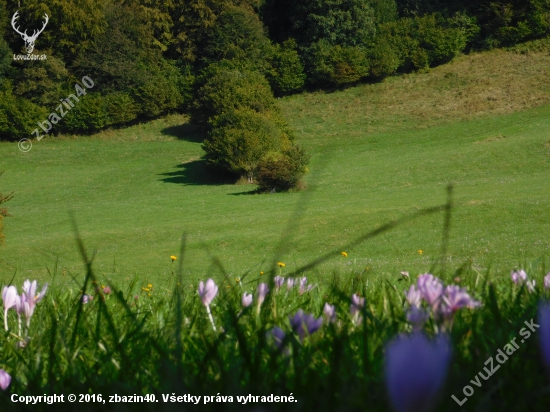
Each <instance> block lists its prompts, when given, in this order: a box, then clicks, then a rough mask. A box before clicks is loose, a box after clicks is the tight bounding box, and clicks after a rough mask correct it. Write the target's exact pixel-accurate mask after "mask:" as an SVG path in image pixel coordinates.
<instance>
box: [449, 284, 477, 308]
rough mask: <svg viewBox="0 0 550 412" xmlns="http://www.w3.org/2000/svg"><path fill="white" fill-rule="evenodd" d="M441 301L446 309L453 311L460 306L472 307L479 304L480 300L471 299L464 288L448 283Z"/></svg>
mask: <svg viewBox="0 0 550 412" xmlns="http://www.w3.org/2000/svg"><path fill="white" fill-rule="evenodd" d="M443 303H444V304H445V305H444V306H446V309H448V310H449V311H450V312H451V313H454V312H456V311H457V310H459V309H462V308H470V309H473V308H476V307H478V306H479V305H481V303H480V302H478V301H477V300H474V299H472V297H471V296H470V294H469V293H468V292H467V291H466V289H465V288H461V287H459V286H457V285H449V286H447V287H446V288H445V294H444V295H443ZM442 306H443V305H442Z"/></svg>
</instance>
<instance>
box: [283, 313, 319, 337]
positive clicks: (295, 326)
mask: <svg viewBox="0 0 550 412" xmlns="http://www.w3.org/2000/svg"><path fill="white" fill-rule="evenodd" d="M290 325H291V326H292V330H293V331H294V332H296V333H297V334H298V336H299V337H300V342H302V341H303V340H304V338H305V337H306V336H307V335H311V334H313V333H314V332H316V331H318V330H319V328H321V326H322V325H323V317H320V318H318V319H315V317H314V316H313V315H311V314H307V313H304V311H303V310H302V309H299V310H298V312H296V314H295V315H294V317H292V318H290Z"/></svg>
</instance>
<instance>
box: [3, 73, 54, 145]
mask: <svg viewBox="0 0 550 412" xmlns="http://www.w3.org/2000/svg"><path fill="white" fill-rule="evenodd" d="M48 113H49V112H48V111H47V110H46V109H45V108H43V107H41V106H38V105H36V104H34V103H32V102H30V101H29V100H27V99H22V98H19V97H17V96H15V95H14V94H13V87H12V84H11V81H8V80H7V81H3V82H2V83H1V84H0V139H10V140H14V139H21V138H28V139H30V138H32V137H33V136H32V134H31V133H32V131H33V130H34V129H35V128H36V127H37V125H36V122H37V121H40V120H43V119H45V118H46V117H47V115H48Z"/></svg>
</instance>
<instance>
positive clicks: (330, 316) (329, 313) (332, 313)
mask: <svg viewBox="0 0 550 412" xmlns="http://www.w3.org/2000/svg"><path fill="white" fill-rule="evenodd" d="M323 315H325V317H326V318H327V320H328V321H329V322H335V321H336V309H335V307H334V305H331V304H329V303H325V306H323Z"/></svg>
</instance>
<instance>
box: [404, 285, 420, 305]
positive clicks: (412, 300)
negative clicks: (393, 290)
mask: <svg viewBox="0 0 550 412" xmlns="http://www.w3.org/2000/svg"><path fill="white" fill-rule="evenodd" d="M405 299H406V300H407V302H409V305H411V306H420V303H421V302H422V293H420V291H419V290H417V289H416V287H415V286H414V285H411V287H410V288H409V290H408V291H405Z"/></svg>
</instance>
